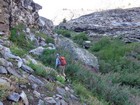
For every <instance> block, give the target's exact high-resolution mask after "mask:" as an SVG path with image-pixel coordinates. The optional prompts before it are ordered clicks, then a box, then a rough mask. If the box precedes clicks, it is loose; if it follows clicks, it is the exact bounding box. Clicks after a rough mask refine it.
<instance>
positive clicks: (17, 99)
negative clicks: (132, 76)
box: [7, 92, 20, 102]
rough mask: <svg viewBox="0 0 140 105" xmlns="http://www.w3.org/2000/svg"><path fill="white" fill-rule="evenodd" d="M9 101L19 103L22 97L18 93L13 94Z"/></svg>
mask: <svg viewBox="0 0 140 105" xmlns="http://www.w3.org/2000/svg"><path fill="white" fill-rule="evenodd" d="M7 99H8V100H10V101H14V102H18V101H19V99H20V95H19V94H18V93H15V92H13V93H12V94H10V95H9V96H8V97H7Z"/></svg>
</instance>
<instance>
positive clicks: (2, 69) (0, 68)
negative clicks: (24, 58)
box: [0, 66, 7, 74]
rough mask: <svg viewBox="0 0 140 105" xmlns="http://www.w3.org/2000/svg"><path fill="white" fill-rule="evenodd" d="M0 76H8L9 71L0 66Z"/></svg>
mask: <svg viewBox="0 0 140 105" xmlns="http://www.w3.org/2000/svg"><path fill="white" fill-rule="evenodd" d="M0 74H7V70H6V69H5V67H3V66H0Z"/></svg>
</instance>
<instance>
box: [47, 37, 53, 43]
mask: <svg viewBox="0 0 140 105" xmlns="http://www.w3.org/2000/svg"><path fill="white" fill-rule="evenodd" d="M45 41H46V43H54V39H53V38H51V37H47V38H46V40H45Z"/></svg>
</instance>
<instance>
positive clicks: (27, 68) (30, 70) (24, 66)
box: [21, 64, 34, 73]
mask: <svg viewBox="0 0 140 105" xmlns="http://www.w3.org/2000/svg"><path fill="white" fill-rule="evenodd" d="M21 69H22V70H24V71H26V72H27V73H32V72H34V70H33V69H32V68H31V67H29V66H27V65H24V64H23V65H22V66H21Z"/></svg>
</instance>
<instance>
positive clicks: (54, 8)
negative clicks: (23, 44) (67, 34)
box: [33, 0, 140, 20]
mask: <svg viewBox="0 0 140 105" xmlns="http://www.w3.org/2000/svg"><path fill="white" fill-rule="evenodd" d="M33 1H34V2H36V3H38V4H40V5H41V6H42V7H43V9H42V10H40V11H39V15H40V16H43V17H46V18H48V19H50V20H52V19H53V18H54V17H55V15H56V14H57V15H59V11H60V10H62V9H65V8H67V9H81V8H82V9H99V8H100V9H106V8H108V9H113V8H118V7H122V8H126V7H128V8H129V7H130V8H131V7H140V0H33ZM61 15H62V14H61Z"/></svg>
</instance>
